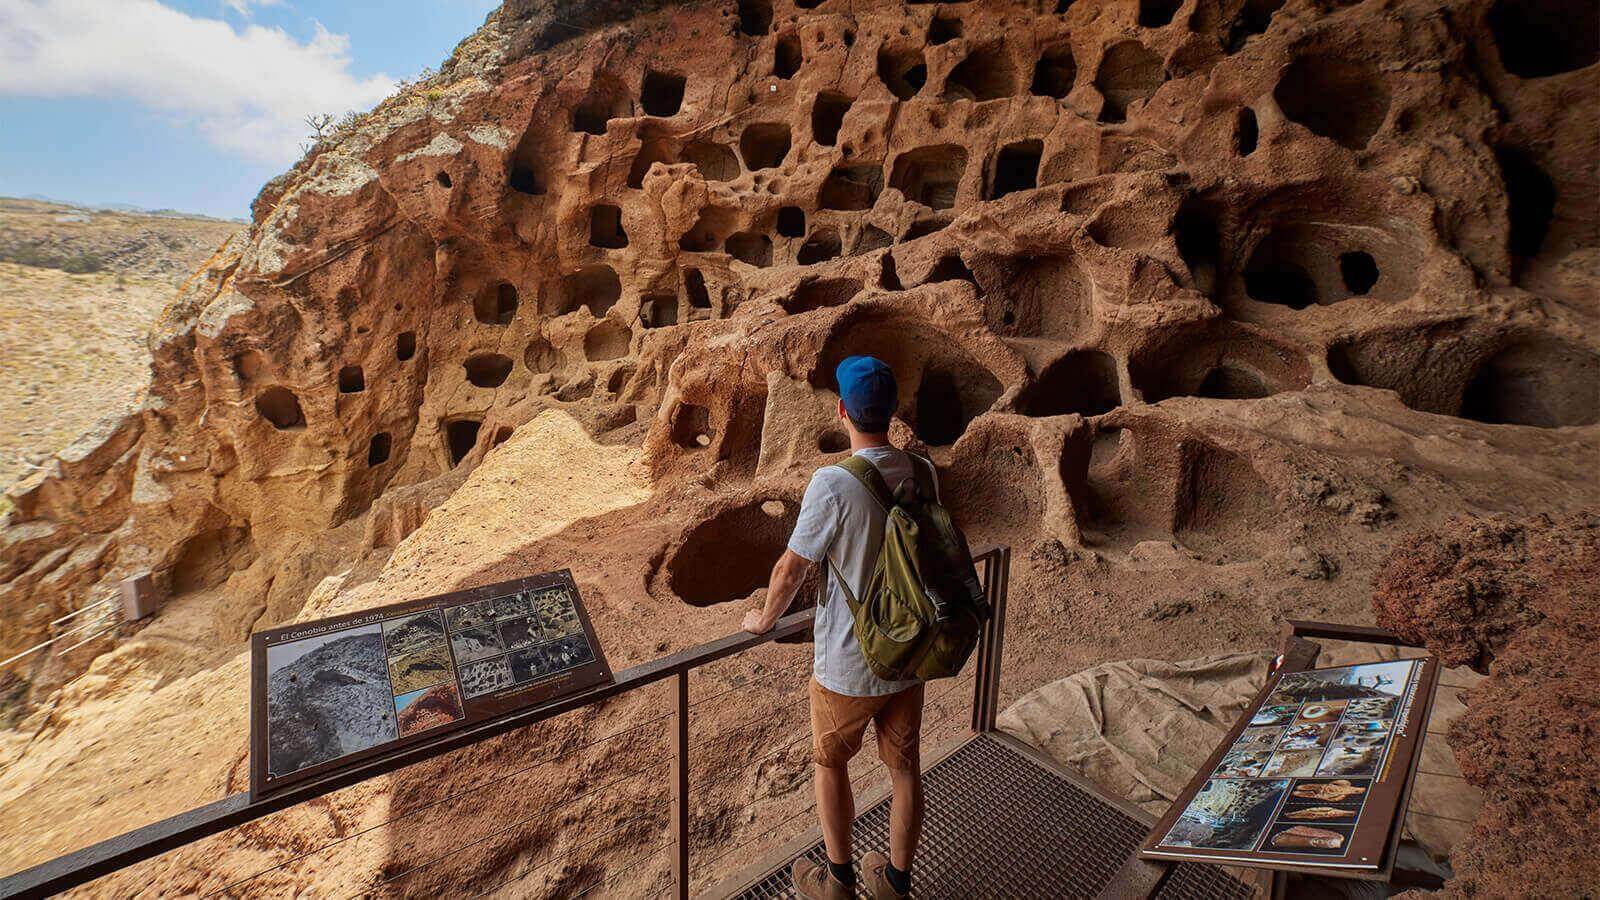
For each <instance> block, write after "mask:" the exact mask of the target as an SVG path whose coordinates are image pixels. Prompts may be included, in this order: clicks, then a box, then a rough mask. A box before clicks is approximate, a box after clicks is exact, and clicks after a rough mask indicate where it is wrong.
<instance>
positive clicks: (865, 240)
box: [850, 225, 899, 290]
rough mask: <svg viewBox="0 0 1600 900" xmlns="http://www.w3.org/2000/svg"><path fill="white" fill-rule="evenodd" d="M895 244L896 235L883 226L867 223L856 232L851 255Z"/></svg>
mask: <svg viewBox="0 0 1600 900" xmlns="http://www.w3.org/2000/svg"><path fill="white" fill-rule="evenodd" d="M893 244H894V235H892V234H890V233H889V232H887V231H884V230H883V229H882V228H879V227H878V226H876V225H865V226H863V227H862V228H861V230H860V231H858V232H856V241H855V245H854V247H853V248H852V249H851V250H850V255H851V256H860V255H861V254H863V253H871V252H872V251H874V250H882V249H883V248H885V247H888V246H891V245H893ZM893 265H894V264H893V262H892V261H891V262H890V266H891V268H892V267H893ZM895 290H899V288H896V289H895Z"/></svg>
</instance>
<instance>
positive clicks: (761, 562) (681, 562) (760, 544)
mask: <svg viewBox="0 0 1600 900" xmlns="http://www.w3.org/2000/svg"><path fill="white" fill-rule="evenodd" d="M798 517H799V508H798V507H797V506H796V505H795V504H794V503H792V502H789V501H786V500H767V501H761V500H752V501H750V502H749V503H747V504H745V505H743V506H736V507H734V508H732V509H728V510H725V511H723V512H721V513H718V514H717V515H715V516H713V517H711V518H710V519H708V520H707V521H705V522H702V523H701V524H699V525H697V526H695V528H694V529H693V530H692V531H690V532H689V534H688V536H687V537H686V538H685V539H684V542H683V544H682V546H680V547H679V548H678V549H677V550H676V551H675V552H674V553H673V554H672V557H671V559H669V560H668V561H667V564H666V573H667V585H668V587H669V588H670V589H671V590H672V593H674V594H676V595H677V596H678V598H679V599H680V600H682V601H683V602H684V603H687V604H689V605H690V606H701V607H704V606H713V605H715V604H718V603H728V602H730V601H734V600H741V599H743V598H745V597H748V596H750V594H752V593H754V592H755V591H756V590H757V589H759V588H763V587H766V585H767V579H768V577H769V576H771V574H772V567H773V566H774V565H775V564H776V563H777V562H778V557H780V556H782V555H783V551H784V548H785V547H786V546H787V545H788V539H789V533H790V532H791V531H793V530H794V524H795V520H796V519H797V518H798Z"/></svg>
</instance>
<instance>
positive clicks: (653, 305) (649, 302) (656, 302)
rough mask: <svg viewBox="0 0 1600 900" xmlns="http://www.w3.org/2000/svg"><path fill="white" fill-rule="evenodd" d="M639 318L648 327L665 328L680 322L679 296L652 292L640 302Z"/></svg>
mask: <svg viewBox="0 0 1600 900" xmlns="http://www.w3.org/2000/svg"><path fill="white" fill-rule="evenodd" d="M639 318H640V320H641V321H643V322H644V327H646V328H665V327H667V326H670V325H676V324H678V298H677V297H676V296H674V295H672V294H651V295H649V296H647V297H645V298H644V301H643V302H641V303H640V304H639Z"/></svg>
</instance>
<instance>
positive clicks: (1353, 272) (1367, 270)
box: [1339, 250, 1378, 296]
mask: <svg viewBox="0 0 1600 900" xmlns="http://www.w3.org/2000/svg"><path fill="white" fill-rule="evenodd" d="M1339 276H1340V277H1341V278H1343V279H1344V286H1345V290H1348V291H1349V292H1350V293H1352V294H1355V295H1356V296H1361V295H1364V294H1369V293H1371V292H1372V288H1373V286H1374V285H1376V284H1377V283H1378V261H1377V260H1375V259H1373V258H1372V254H1371V253H1368V252H1366V251H1365V250H1352V251H1350V252H1349V253H1341V254H1339Z"/></svg>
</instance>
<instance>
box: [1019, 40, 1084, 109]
mask: <svg viewBox="0 0 1600 900" xmlns="http://www.w3.org/2000/svg"><path fill="white" fill-rule="evenodd" d="M1077 80H1078V63H1077V61H1076V60H1074V59H1073V58H1072V48H1071V47H1069V46H1065V45H1063V46H1060V47H1055V48H1052V49H1050V50H1046V51H1045V52H1044V54H1043V55H1042V56H1040V57H1039V61H1038V62H1036V63H1034V65H1033V83H1032V84H1031V85H1029V86H1028V92H1029V93H1031V94H1033V95H1035V96H1037V97H1054V98H1056V99H1057V100H1060V99H1061V98H1063V97H1065V96H1067V95H1068V94H1070V93H1072V85H1073V84H1074V83H1075V82H1076V81H1077Z"/></svg>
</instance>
